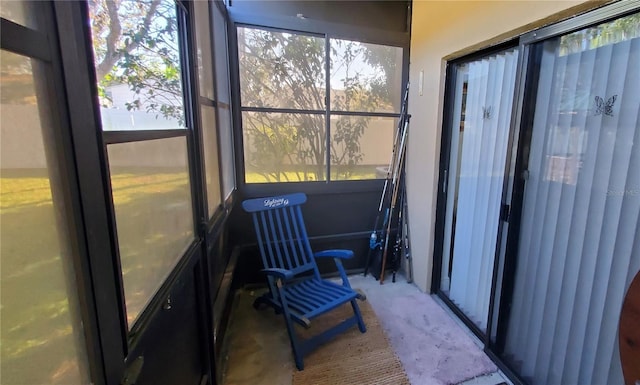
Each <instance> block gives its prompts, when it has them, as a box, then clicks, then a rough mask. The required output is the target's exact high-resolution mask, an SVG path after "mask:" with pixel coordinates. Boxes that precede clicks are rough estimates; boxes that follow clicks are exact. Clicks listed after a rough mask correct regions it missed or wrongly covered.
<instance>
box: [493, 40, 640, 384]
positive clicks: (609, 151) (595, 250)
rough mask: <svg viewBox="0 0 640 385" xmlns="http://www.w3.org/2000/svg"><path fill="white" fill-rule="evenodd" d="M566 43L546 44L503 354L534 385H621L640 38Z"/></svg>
mask: <svg viewBox="0 0 640 385" xmlns="http://www.w3.org/2000/svg"><path fill="white" fill-rule="evenodd" d="M566 41H567V40H563V39H562V38H555V39H553V40H549V41H546V42H544V43H539V44H543V46H542V50H543V51H542V59H541V60H542V62H541V65H540V75H539V79H538V90H537V95H536V96H535V98H536V105H535V106H536V107H535V113H534V121H533V127H532V137H531V146H530V149H531V150H530V156H529V164H528V168H529V179H528V181H527V182H526V186H525V196H524V202H523V212H522V223H521V232H520V242H519V250H518V257H517V258H518V259H517V268H516V277H515V288H514V294H513V302H512V308H511V315H510V318H509V326H508V332H507V341H506V346H505V355H506V358H508V359H509V360H510V361H511V362H512V364H513V365H514V366H515V368H516V370H517V371H518V372H519V373H520V374H521V375H522V376H523V377H524V378H525V379H526V380H528V381H529V382H530V383H533V384H621V383H623V382H624V381H623V379H622V371H621V367H620V359H619V351H618V344H617V341H618V337H617V326H618V320H619V316H620V309H621V305H622V301H623V297H624V294H625V290H626V288H628V286H629V284H630V282H631V280H632V278H633V276H634V275H635V273H636V272H637V271H638V269H640V240H639V237H638V232H639V223H638V221H639V219H638V218H639V213H640V128H639V127H640V126H639V115H640V38H633V39H627V40H626V41H621V42H616V43H612V44H598V45H597V47H596V48H585V47H582V48H581V49H579V50H573V52H569V53H567V50H566V45H565V43H566ZM576 51H577V52H576Z"/></svg>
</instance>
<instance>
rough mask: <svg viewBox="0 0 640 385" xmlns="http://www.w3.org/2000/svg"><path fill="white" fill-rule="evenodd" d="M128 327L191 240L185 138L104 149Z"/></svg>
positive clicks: (191, 223)
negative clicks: (106, 151)
mask: <svg viewBox="0 0 640 385" xmlns="http://www.w3.org/2000/svg"><path fill="white" fill-rule="evenodd" d="M107 150H108V155H109V167H110V171H111V186H112V189H113V203H114V206H115V214H116V226H117V231H118V244H119V247H120V263H121V265H122V278H123V282H124V295H125V304H126V308H127V320H128V322H129V327H131V325H133V322H134V320H135V319H136V317H137V316H138V315H139V314H140V312H141V311H142V310H143V309H144V307H145V305H146V303H147V302H148V301H149V300H150V299H151V297H152V296H153V295H154V294H155V292H156V291H157V289H158V288H159V287H160V285H161V284H162V282H164V280H165V278H166V277H167V275H168V274H169V272H170V271H171V270H172V269H173V267H174V266H175V264H176V262H177V261H178V260H179V259H180V257H181V256H182V254H183V252H184V250H185V248H186V247H187V246H188V245H189V244H190V243H191V240H192V239H193V217H192V208H191V187H190V184H189V172H188V171H189V170H188V166H187V164H188V163H187V144H186V139H185V137H177V138H169V139H157V140H149V141H143V142H131V143H119V144H111V145H109V146H108V147H107Z"/></svg>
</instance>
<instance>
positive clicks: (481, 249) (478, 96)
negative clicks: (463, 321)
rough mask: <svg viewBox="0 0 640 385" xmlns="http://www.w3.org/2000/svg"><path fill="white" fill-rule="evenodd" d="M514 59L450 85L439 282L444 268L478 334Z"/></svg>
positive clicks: (490, 61)
mask: <svg viewBox="0 0 640 385" xmlns="http://www.w3.org/2000/svg"><path fill="white" fill-rule="evenodd" d="M517 58H518V51H517V50H516V49H511V50H509V51H504V52H501V53H499V54H495V55H491V56H489V57H485V58H483V59H480V60H476V61H473V62H471V63H468V64H467V65H465V68H461V69H460V71H459V78H458V82H457V85H456V88H457V90H458V92H457V95H456V101H455V115H454V122H453V127H454V129H453V130H452V144H451V158H450V165H449V170H453V171H452V172H451V174H450V177H449V178H450V179H449V183H448V185H449V186H451V188H450V191H449V196H448V198H447V200H448V201H447V214H446V219H445V220H446V223H445V226H446V227H445V244H444V249H443V250H444V257H443V277H445V276H447V275H448V274H447V273H448V271H449V268H451V277H450V287H448V288H447V287H445V288H444V290H445V291H446V290H447V289H449V293H448V296H449V299H451V300H452V301H453V302H454V303H455V304H456V305H457V306H458V307H459V308H460V310H462V311H463V312H464V313H465V314H466V315H467V316H468V317H469V318H470V319H471V320H473V321H474V322H475V323H476V325H477V326H478V327H479V328H480V329H481V330H485V329H486V326H487V315H488V310H489V298H490V291H491V277H492V272H493V265H494V263H493V261H494V256H495V250H496V239H497V233H498V226H499V220H500V218H499V216H500V203H501V197H502V187H503V181H504V173H505V162H506V153H507V145H508V137H509V127H510V121H511V111H512V105H513V97H514V86H515V77H516V67H517ZM464 89H466V94H465V92H464ZM458 127H459V129H458ZM452 231H454V233H453V234H454V236H453V237H452ZM451 243H453V247H451ZM451 252H452V253H453V258H452V261H451V266H449V256H450V255H451V254H450V253H451ZM443 283H444V284H445V285H448V284H449V281H448V280H443Z"/></svg>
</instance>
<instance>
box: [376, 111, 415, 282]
mask: <svg viewBox="0 0 640 385" xmlns="http://www.w3.org/2000/svg"><path fill="white" fill-rule="evenodd" d="M408 128H409V116H405V119H404V128H403V130H402V140H401V143H400V148H399V150H400V151H399V152H398V162H397V164H396V165H395V166H396V168H395V169H394V175H395V176H396V177H397V176H399V173H400V170H402V168H403V166H404V161H405V153H406V139H407V129H408ZM397 182H398V181H397V180H396V183H395V184H394V185H393V194H392V195H391V206H390V208H389V215H388V216H389V220H388V221H387V228H386V231H385V240H384V243H383V253H382V268H381V271H380V284H381V285H382V284H383V283H384V271H385V267H386V263H387V254H388V252H389V247H388V245H389V235H390V233H391V223H392V222H393V221H392V218H393V212H394V211H395V208H396V203H397V201H398V192H399V187H400V183H397Z"/></svg>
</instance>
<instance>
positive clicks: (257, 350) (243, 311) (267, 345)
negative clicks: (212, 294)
mask: <svg viewBox="0 0 640 385" xmlns="http://www.w3.org/2000/svg"><path fill="white" fill-rule="evenodd" d="M349 280H350V282H351V285H352V287H354V288H357V289H360V290H362V291H364V292H365V293H366V295H367V300H368V301H369V302H370V304H371V306H372V307H373V310H374V311H375V313H376V315H377V317H378V319H379V320H380V323H381V325H382V327H383V328H384V330H385V333H386V334H387V336H388V338H389V341H390V342H391V345H392V346H393V348H394V350H395V352H396V354H397V355H398V358H399V359H400V361H401V362H402V365H403V366H404V369H405V371H406V373H407V376H408V377H409V380H410V381H411V383H412V384H414V385H432V384H433V385H449V384H462V385H495V384H499V383H502V382H508V381H507V380H506V379H505V378H504V377H503V376H502V375H501V373H500V372H499V371H498V370H497V368H496V366H495V365H494V364H493V362H492V361H491V360H490V359H489V358H488V357H487V356H486V355H485V354H484V353H483V352H482V349H481V348H480V347H479V346H478V344H479V342H477V341H474V339H475V337H474V336H472V335H471V333H470V332H469V331H468V330H465V328H464V327H463V325H461V323H460V322H459V321H457V320H455V319H454V318H453V317H452V315H450V313H449V312H448V311H446V310H445V309H443V308H442V307H441V305H440V304H439V303H437V302H436V301H434V299H433V298H432V297H431V296H429V295H427V294H424V293H422V292H420V290H418V288H417V287H415V286H414V285H412V284H408V283H407V282H406V280H404V278H403V277H402V276H398V280H397V282H396V283H392V282H391V281H390V280H388V281H385V284H384V285H380V284H379V283H378V281H376V280H374V279H373V277H371V276H368V277H363V276H361V275H357V276H351V277H349ZM259 294H260V292H253V291H247V290H241V291H240V292H239V293H238V294H237V296H236V300H235V301H234V305H233V306H234V309H233V311H232V315H231V319H230V325H229V329H228V332H227V340H226V342H225V343H226V347H225V352H226V357H225V361H226V365H225V373H224V382H223V384H224V385H278V384H279V385H289V384H291V374H292V372H293V370H294V365H293V358H292V356H291V350H290V347H289V340H288V338H287V333H286V329H285V326H284V320H283V319H282V316H281V315H275V314H274V312H273V311H271V310H268V309H264V310H261V311H256V310H254V309H253V307H252V306H251V304H252V302H253V300H254V299H255V298H256V297H257V296H258V295H259Z"/></svg>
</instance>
